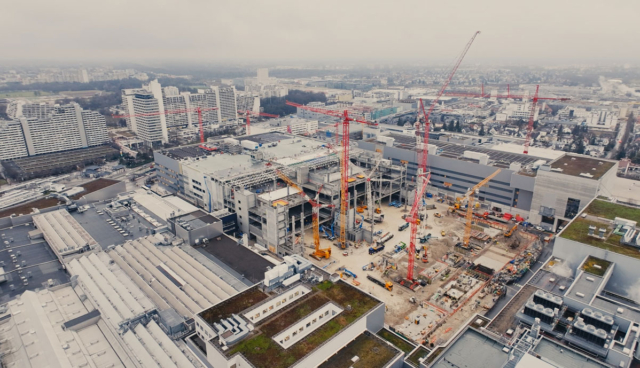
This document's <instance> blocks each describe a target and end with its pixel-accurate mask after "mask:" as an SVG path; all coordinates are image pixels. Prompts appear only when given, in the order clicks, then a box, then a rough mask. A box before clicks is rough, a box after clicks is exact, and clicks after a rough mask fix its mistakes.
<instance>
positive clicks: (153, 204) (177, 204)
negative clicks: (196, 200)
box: [133, 189, 198, 220]
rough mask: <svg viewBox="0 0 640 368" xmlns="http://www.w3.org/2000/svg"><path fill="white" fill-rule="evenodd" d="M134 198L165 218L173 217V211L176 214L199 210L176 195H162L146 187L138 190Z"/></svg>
mask: <svg viewBox="0 0 640 368" xmlns="http://www.w3.org/2000/svg"><path fill="white" fill-rule="evenodd" d="M133 200H134V201H136V202H138V203H139V204H140V205H141V206H142V207H144V208H145V209H147V210H149V211H150V212H151V213H153V214H154V215H156V216H157V217H159V218H161V219H163V220H167V219H168V218H169V217H171V214H172V213H173V214H174V215H181V214H186V213H191V212H194V211H197V210H198V208H197V207H196V206H194V205H192V204H190V203H189V202H186V201H184V200H182V199H180V198H178V197H176V196H169V197H160V196H159V195H157V194H155V193H153V192H147V191H146V190H144V189H138V190H136V191H135V193H134V195H133Z"/></svg>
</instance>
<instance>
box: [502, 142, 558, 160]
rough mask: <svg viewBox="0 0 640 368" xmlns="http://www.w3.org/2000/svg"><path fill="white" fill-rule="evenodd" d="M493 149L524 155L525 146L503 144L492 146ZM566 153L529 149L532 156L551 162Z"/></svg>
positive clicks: (539, 148) (546, 149)
mask: <svg viewBox="0 0 640 368" xmlns="http://www.w3.org/2000/svg"><path fill="white" fill-rule="evenodd" d="M491 149H492V150H495V151H502V152H509V153H522V152H524V145H521V144H515V143H503V144H496V145H493V146H491ZM565 153H566V152H563V151H556V150H552V149H548V148H541V147H529V155H530V156H535V157H541V158H546V159H550V160H555V159H557V158H559V157H562V156H564V154H565Z"/></svg>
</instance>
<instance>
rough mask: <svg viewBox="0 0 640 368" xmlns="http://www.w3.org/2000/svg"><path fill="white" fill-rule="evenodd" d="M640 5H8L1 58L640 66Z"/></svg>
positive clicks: (191, 1)
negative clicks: (461, 56)
mask: <svg viewBox="0 0 640 368" xmlns="http://www.w3.org/2000/svg"><path fill="white" fill-rule="evenodd" d="M638 14H640V1H637V0H612V1H598V0H585V1H567V0H565V1H550V0H540V1H536V2H522V1H504V0H499V1H490V2H479V1H474V0H458V1H455V2H452V1H448V2H427V1H396V2H392V1H379V0H370V1H334V0H329V1H323V2H314V3H313V4H312V5H311V3H310V2H306V1H288V0H285V1H283V0H277V1H268V2H266V1H265V2H262V1H255V2H238V1H225V2H221V1H202V0H188V1H167V0H153V1H150V0H133V1H123V0H116V1H105V2H87V1H80V0H59V1H44V0H32V1H11V2H7V1H5V4H4V5H3V10H2V12H1V13H0V31H1V32H2V33H3V35H4V37H2V39H0V48H1V49H2V50H3V52H2V54H0V60H3V59H4V60H61V61H62V60H68V61H78V60H80V61H82V60H87V61H100V60H104V61H123V62H148V61H150V60H157V61H162V60H189V61H199V60H200V61H220V62H225V61H227V62H228V61H243V62H246V63H248V64H251V63H254V62H259V61H265V62H279V61H282V62H286V61H297V62H321V61H331V62H335V61H340V60H344V61H345V62H371V63H375V62H403V61H404V62H416V61H424V62H442V61H447V60H452V59H454V58H455V56H457V54H458V53H459V52H460V51H461V50H462V48H463V46H464V44H465V43H466V42H467V41H468V40H469V39H470V38H471V36H472V34H473V32H474V31H476V30H480V31H481V32H482V33H481V35H480V36H479V37H478V38H477V40H476V42H475V44H474V45H473V47H472V48H471V51H470V52H469V54H468V56H467V59H466V60H465V64H467V65H469V64H474V63H518V64H527V63H531V64H540V63H591V62H593V63H598V62H629V63H636V64H637V63H638V62H640V49H639V48H638V47H637V45H636V42H637V35H638V30H637V16H638Z"/></svg>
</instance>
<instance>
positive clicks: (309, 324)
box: [280, 311, 329, 344]
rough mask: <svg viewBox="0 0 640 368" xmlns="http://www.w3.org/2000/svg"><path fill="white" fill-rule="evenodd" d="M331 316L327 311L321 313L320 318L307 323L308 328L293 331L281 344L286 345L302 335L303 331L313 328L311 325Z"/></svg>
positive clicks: (303, 327)
mask: <svg viewBox="0 0 640 368" xmlns="http://www.w3.org/2000/svg"><path fill="white" fill-rule="evenodd" d="M328 315H329V311H325V312H324V313H320V314H319V315H318V317H316V318H314V319H313V320H311V321H310V322H307V325H306V326H302V327H300V328H299V329H298V330H297V331H293V333H291V335H287V336H285V338H284V339H282V340H280V344H284V342H285V341H289V340H290V339H292V338H294V337H296V336H298V334H299V333H302V331H304V329H305V328H309V327H311V325H314V324H315V323H316V322H318V320H321V319H323V318H324V317H327V316H328Z"/></svg>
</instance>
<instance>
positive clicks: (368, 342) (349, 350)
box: [319, 331, 402, 368]
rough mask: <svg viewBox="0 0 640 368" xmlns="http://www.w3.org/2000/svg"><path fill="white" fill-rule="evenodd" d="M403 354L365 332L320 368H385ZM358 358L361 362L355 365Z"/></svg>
mask: <svg viewBox="0 0 640 368" xmlns="http://www.w3.org/2000/svg"><path fill="white" fill-rule="evenodd" d="M401 353H402V352H401V351H400V350H398V349H397V348H395V347H393V346H390V345H389V344H387V343H386V342H385V341H384V340H382V339H381V338H379V337H377V336H376V335H373V334H371V333H370V332H368V331H365V332H363V333H362V334H360V335H358V337H356V338H355V339H353V340H352V341H351V342H350V343H348V344H347V345H346V346H345V347H343V348H342V349H340V350H339V351H338V352H337V353H336V354H335V355H333V356H332V357H331V358H329V359H327V361H325V362H324V363H322V364H321V365H320V366H319V368H383V367H386V366H387V364H388V363H389V362H390V361H391V360H393V359H394V358H395V357H396V356H398V355H400V354H401ZM356 356H357V357H358V358H359V360H358V361H357V362H355V363H354V362H353V360H352V359H353V358H354V357H356Z"/></svg>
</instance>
